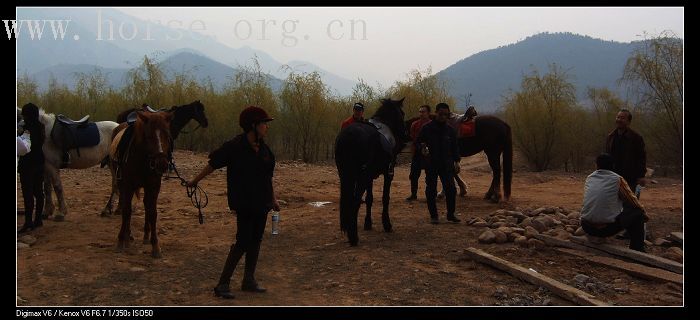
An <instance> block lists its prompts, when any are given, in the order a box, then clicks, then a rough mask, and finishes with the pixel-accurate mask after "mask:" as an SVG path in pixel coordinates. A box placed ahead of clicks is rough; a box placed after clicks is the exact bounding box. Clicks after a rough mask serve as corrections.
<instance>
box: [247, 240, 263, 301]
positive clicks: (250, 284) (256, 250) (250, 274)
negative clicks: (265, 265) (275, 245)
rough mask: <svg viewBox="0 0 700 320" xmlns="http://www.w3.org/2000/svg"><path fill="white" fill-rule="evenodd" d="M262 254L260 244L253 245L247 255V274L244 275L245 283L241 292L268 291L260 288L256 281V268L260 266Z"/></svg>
mask: <svg viewBox="0 0 700 320" xmlns="http://www.w3.org/2000/svg"><path fill="white" fill-rule="evenodd" d="M259 254H260V242H256V243H254V244H252V245H251V248H250V249H248V252H246V254H245V272H244V274H243V283H242V284H241V290H243V291H250V292H265V291H267V289H265V288H261V287H259V286H258V282H257V281H255V268H256V266H257V265H258V255H259Z"/></svg>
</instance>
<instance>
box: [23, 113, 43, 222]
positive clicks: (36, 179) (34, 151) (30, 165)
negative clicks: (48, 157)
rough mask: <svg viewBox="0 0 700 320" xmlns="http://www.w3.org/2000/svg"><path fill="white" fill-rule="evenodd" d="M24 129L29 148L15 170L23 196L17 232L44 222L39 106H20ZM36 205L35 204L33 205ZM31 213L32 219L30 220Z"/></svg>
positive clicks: (41, 138)
mask: <svg viewBox="0 0 700 320" xmlns="http://www.w3.org/2000/svg"><path fill="white" fill-rule="evenodd" d="M22 117H23V118H24V130H26V131H29V134H30V135H29V136H30V138H29V139H30V143H31V150H30V151H29V152H27V153H25V154H24V155H22V156H20V157H19V162H18V164H17V171H18V172H19V182H20V184H21V187H22V197H23V198H24V225H22V228H21V229H19V231H18V233H24V232H27V231H31V230H33V229H36V228H38V227H41V226H42V225H43V224H44V222H43V220H42V216H41V215H42V214H43V211H44V189H43V187H44V150H43V149H42V146H43V145H44V140H45V139H46V131H45V130H44V124H42V123H41V121H39V107H37V106H36V105H34V104H33V103H27V104H26V105H24V106H23V107H22ZM35 205H36V206H35ZM32 214H34V220H33V221H32Z"/></svg>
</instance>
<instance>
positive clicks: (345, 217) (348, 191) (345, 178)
mask: <svg viewBox="0 0 700 320" xmlns="http://www.w3.org/2000/svg"><path fill="white" fill-rule="evenodd" d="M338 173H339V176H340V230H341V231H343V232H345V233H346V234H347V236H348V242H349V243H350V245H351V246H356V245H357V243H358V241H359V239H358V237H357V210H358V209H359V205H358V206H357V207H356V206H355V201H354V199H355V186H356V185H357V181H356V180H355V179H357V177H356V176H350V175H348V174H347V173H343V172H342V169H340V168H338Z"/></svg>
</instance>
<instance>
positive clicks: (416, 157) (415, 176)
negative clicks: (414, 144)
mask: <svg viewBox="0 0 700 320" xmlns="http://www.w3.org/2000/svg"><path fill="white" fill-rule="evenodd" d="M418 152H419V151H418V150H416V152H414V153H413V158H412V159H411V173H409V174H408V179H409V180H411V195H412V196H416V195H417V194H418V180H419V179H420V173H421V171H422V170H423V169H424V166H423V159H422V158H421V155H420V153H418Z"/></svg>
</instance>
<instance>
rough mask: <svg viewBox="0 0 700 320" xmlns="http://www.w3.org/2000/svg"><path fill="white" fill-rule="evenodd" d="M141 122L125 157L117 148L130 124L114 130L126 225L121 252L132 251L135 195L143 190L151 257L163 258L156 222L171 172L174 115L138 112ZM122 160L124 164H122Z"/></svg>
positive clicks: (113, 150) (115, 160) (113, 158)
mask: <svg viewBox="0 0 700 320" xmlns="http://www.w3.org/2000/svg"><path fill="white" fill-rule="evenodd" d="M137 115H138V118H137V120H136V122H135V123H134V124H133V130H134V131H133V135H131V141H130V142H129V144H128V148H127V149H126V150H125V151H124V152H123V153H124V154H119V155H118V154H117V146H118V145H119V141H120V140H121V138H122V136H123V133H124V129H125V128H126V127H127V124H126V123H122V124H120V125H119V127H117V128H116V129H114V133H113V140H112V145H111V147H110V153H109V156H110V161H111V166H110V167H111V168H113V174H114V173H115V171H116V172H118V173H117V177H118V179H117V186H118V188H119V207H120V208H121V214H122V225H121V229H120V230H119V237H118V239H119V241H118V245H117V248H118V249H119V250H121V249H124V248H127V247H129V244H130V241H131V240H130V236H131V212H132V208H131V200H132V198H133V196H134V193H135V192H136V191H137V190H138V189H139V188H143V206H144V209H145V211H146V216H145V221H146V223H145V225H144V235H143V240H144V243H146V241H148V239H149V235H150V243H151V246H152V251H151V256H153V257H154V258H159V257H160V256H161V254H160V246H159V245H158V230H157V229H156V220H157V217H158V211H157V210H156V205H157V202H158V194H159V193H160V183H161V177H162V175H163V173H164V172H165V171H166V170H167V168H168V150H170V147H171V145H172V143H173V141H172V138H171V136H170V122H171V121H172V119H173V114H172V113H170V112H148V111H137ZM120 158H121V160H120Z"/></svg>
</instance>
